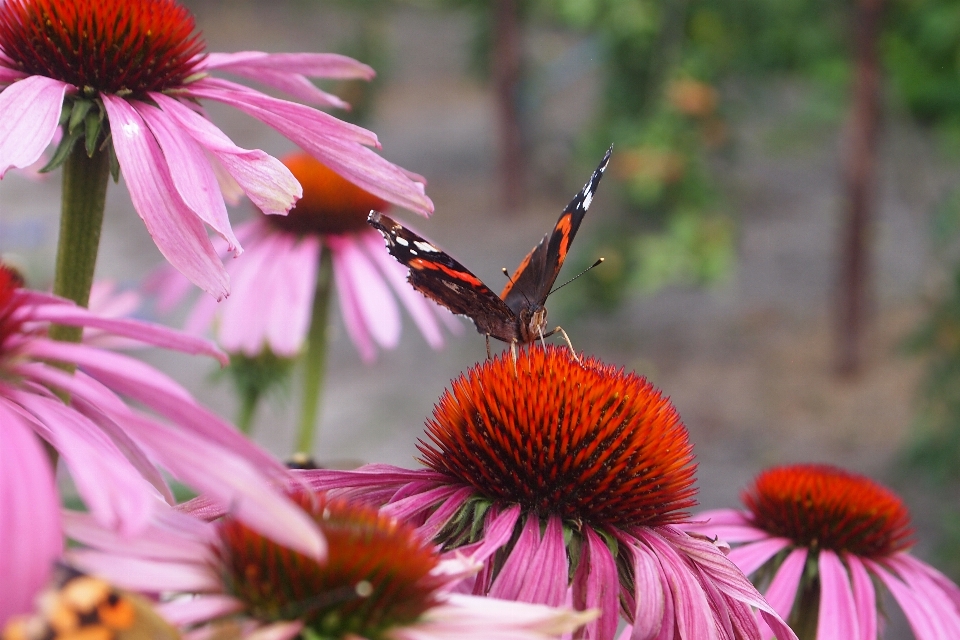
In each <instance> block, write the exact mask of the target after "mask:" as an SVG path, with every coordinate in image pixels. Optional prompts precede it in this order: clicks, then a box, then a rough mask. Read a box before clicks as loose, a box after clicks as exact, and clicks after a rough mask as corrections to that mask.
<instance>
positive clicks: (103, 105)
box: [0, 0, 433, 298]
mask: <svg viewBox="0 0 960 640" xmlns="http://www.w3.org/2000/svg"><path fill="white" fill-rule="evenodd" d="M213 72H227V73H232V74H235V75H237V76H241V77H244V78H249V79H253V80H256V81H259V82H262V83H264V84H266V85H269V86H272V87H274V88H278V89H280V90H282V91H285V92H286V93H288V94H290V95H292V96H294V97H296V98H298V99H301V100H304V101H308V102H312V103H314V104H319V105H321V106H325V105H328V106H341V107H342V106H344V104H343V103H342V101H340V100H339V99H337V98H335V97H334V96H331V95H330V94H327V93H325V92H323V91H320V90H319V89H317V88H316V87H315V86H313V84H311V82H310V81H309V80H308V79H307V77H308V76H311V77H326V78H366V79H369V78H370V77H372V75H373V70H372V69H370V68H369V67H368V66H366V65H363V64H361V63H359V62H357V61H355V60H352V59H350V58H346V57H344V56H339V55H333V54H306V53H298V54H293V53H279V54H267V53H262V52H256V51H246V52H240V53H234V54H218V53H211V54H206V53H205V52H204V43H203V40H202V39H201V37H200V34H199V33H198V32H197V31H196V29H195V24H194V20H193V17H192V15H191V14H190V13H189V12H188V11H187V10H186V9H185V8H183V7H181V6H180V5H178V4H177V3H176V2H174V0H140V1H138V2H125V1H122V0H7V1H6V2H3V3H2V4H0V85H6V86H5V88H3V90H2V91H0V176H2V175H3V174H4V173H5V172H6V171H7V170H8V169H10V168H11V167H27V166H29V165H30V164H32V163H33V162H35V161H36V160H37V159H39V158H40V157H41V155H42V154H43V152H44V149H45V148H46V147H47V145H48V144H50V142H51V141H52V140H53V139H54V136H55V135H56V134H57V131H58V129H59V128H60V127H63V128H64V135H63V139H62V141H61V142H60V145H59V147H58V149H57V151H56V153H55V154H54V157H53V159H52V160H51V163H50V166H57V165H59V164H60V163H62V162H64V160H65V159H66V158H68V157H69V156H70V155H71V154H72V153H74V150H75V149H78V150H81V151H82V150H85V154H84V155H85V156H89V157H90V158H94V157H99V156H98V155H97V154H102V153H104V152H106V153H108V154H115V155H112V156H111V159H113V160H115V162H116V163H117V164H116V165H115V168H114V170H116V168H118V169H119V172H120V173H121V174H123V176H124V179H125V180H126V183H127V188H128V189H129V191H130V196H131V199H132V201H133V205H134V208H135V209H136V210H137V213H138V214H139V215H140V217H141V218H142V219H143V221H144V223H145V224H146V226H147V230H148V231H149V232H150V235H151V236H152V237H153V239H154V242H155V243H156V245H157V247H158V248H159V250H160V252H161V253H162V254H163V255H164V256H165V257H166V258H167V260H168V261H169V262H170V263H171V264H172V265H174V266H175V267H176V268H177V269H179V270H180V271H181V272H182V273H183V274H184V275H186V276H187V277H188V278H189V279H190V280H191V281H192V282H194V283H196V284H197V285H198V286H200V287H201V288H203V289H204V290H206V291H208V292H209V293H211V294H213V295H214V297H217V298H221V297H224V296H225V295H227V293H228V292H229V286H228V281H227V276H226V273H225V271H224V269H223V266H222V264H221V263H220V260H219V258H218V257H217V254H216V252H215V251H214V249H213V246H212V244H211V243H210V240H209V238H208V237H207V234H206V230H205V227H204V225H207V226H209V227H210V228H211V229H213V231H215V232H216V233H217V234H219V235H220V236H221V237H222V238H223V239H224V240H225V241H226V242H227V244H228V245H229V247H230V250H231V251H233V252H235V253H239V252H240V251H241V248H240V243H239V241H238V240H237V238H236V236H235V235H234V233H233V231H232V230H231V227H230V222H229V220H228V219H227V212H226V208H225V206H224V201H223V196H222V195H221V190H220V186H219V184H218V179H217V176H218V173H219V174H223V175H229V178H230V179H232V181H235V183H236V184H237V185H239V187H240V188H241V189H242V190H243V191H244V192H245V193H246V194H247V195H248V196H249V197H250V199H251V200H252V201H253V202H254V203H255V204H256V205H257V206H258V207H259V208H260V209H261V210H262V211H263V212H264V213H269V214H283V213H285V212H286V211H287V210H288V209H290V207H291V206H292V205H293V204H294V202H296V200H297V198H298V197H299V196H300V187H299V185H298V184H297V181H296V180H295V179H294V178H293V176H292V175H291V174H290V172H289V171H287V170H286V169H285V168H284V167H283V165H282V164H281V163H280V162H279V161H278V160H276V159H275V158H273V157H271V156H269V155H267V154H266V153H264V152H263V151H260V150H248V149H242V148H240V147H237V146H236V145H234V144H233V143H232V142H231V141H230V139H229V138H228V137H227V136H226V135H225V134H224V133H223V132H221V131H220V130H219V129H218V128H217V127H216V126H215V125H214V124H213V123H212V122H210V121H209V120H208V119H207V118H206V117H205V116H204V115H203V114H202V112H200V111H199V110H198V106H197V105H198V103H199V102H200V101H203V100H213V101H215V102H220V103H223V104H227V105H230V106H232V107H234V108H236V109H239V110H240V111H243V112H244V113H246V114H248V115H250V116H252V117H254V118H256V119H258V120H260V121H262V122H264V123H265V124H267V125H269V126H271V127H273V128H274V129H276V130H277V131H279V132H280V133H282V134H283V135H284V136H286V137H287V138H289V139H290V140H291V141H293V142H295V143H296V144H297V145H299V146H300V147H301V148H303V149H305V150H307V151H308V152H309V153H311V154H312V155H314V156H316V157H317V158H320V159H322V160H323V161H324V162H325V163H326V164H327V165H328V166H330V167H332V168H333V169H334V170H335V171H336V172H337V173H339V174H340V175H343V176H344V177H346V178H347V179H348V180H350V181H351V182H353V183H355V184H357V185H360V186H361V187H363V188H364V189H366V190H367V191H369V192H371V193H374V194H376V195H377V196H378V197H381V198H383V199H385V200H387V201H390V202H395V203H397V204H399V205H401V206H404V207H407V208H409V209H412V210H415V211H420V212H424V213H427V212H429V211H432V208H433V205H432V203H431V202H430V200H429V199H428V198H427V197H426V196H425V195H424V190H423V184H422V179H421V178H419V177H418V176H414V175H413V174H410V173H407V172H405V171H404V170H402V169H400V168H399V167H397V166H395V165H393V164H391V163H389V162H387V161H386V160H384V159H383V158H381V157H380V156H378V155H377V154H376V153H374V152H373V151H371V150H370V149H369V148H368V147H371V146H372V147H377V146H379V143H378V142H377V138H376V136H375V135H374V134H373V133H371V132H369V131H367V130H365V129H362V128H360V127H357V126H355V125H351V124H348V123H345V122H342V121H340V120H338V119H336V118H334V117H333V116H330V115H328V114H325V113H323V112H320V111H317V110H316V109H314V108H312V107H308V106H306V105H303V104H299V103H294V102H289V101H286V100H281V99H277V98H273V97H270V96H267V95H266V94H263V93H261V92H258V91H255V90H253V89H250V88H248V87H246V86H244V85H242V84H238V83H235V82H232V81H228V80H224V79H221V78H215V77H213V76H212V75H211V74H212V73H213ZM98 166H102V167H104V170H105V168H106V166H107V164H106V163H105V161H101V164H100V165H98ZM88 171H93V169H88ZM105 178H106V176H104V183H103V187H102V188H105V186H106V183H105ZM71 179H73V178H71ZM65 185H66V183H65ZM100 206H101V208H102V203H101V205H100ZM91 273H92V270H91Z"/></svg>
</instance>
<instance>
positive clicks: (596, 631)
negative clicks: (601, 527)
mask: <svg viewBox="0 0 960 640" xmlns="http://www.w3.org/2000/svg"><path fill="white" fill-rule="evenodd" d="M572 586H573V604H574V606H575V607H576V608H577V609H579V610H581V611H582V610H586V609H599V610H600V617H599V618H597V619H596V620H594V621H592V622H589V623H587V624H586V625H585V626H584V628H583V631H582V635H580V636H578V637H583V638H587V640H608V639H609V638H613V636H614V634H615V633H616V631H617V623H618V622H619V619H620V616H619V597H620V578H619V576H618V575H617V564H616V561H615V560H614V558H613V554H612V553H610V549H609V548H608V547H607V545H606V544H605V543H604V541H603V539H602V538H601V537H600V536H598V535H597V534H596V533H594V531H593V529H591V528H589V527H587V528H586V529H584V541H583V551H582V552H581V556H580V564H579V566H577V572H576V574H575V575H574V578H573V585H572Z"/></svg>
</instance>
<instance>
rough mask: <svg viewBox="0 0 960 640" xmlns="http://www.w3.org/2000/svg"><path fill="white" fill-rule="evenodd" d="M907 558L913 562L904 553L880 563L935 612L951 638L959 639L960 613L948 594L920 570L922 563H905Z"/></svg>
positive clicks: (925, 572)
mask: <svg viewBox="0 0 960 640" xmlns="http://www.w3.org/2000/svg"><path fill="white" fill-rule="evenodd" d="M908 558H909V560H913V558H910V556H909V555H907V554H906V553H895V554H893V555H892V556H890V557H888V558H886V559H884V560H883V561H882V563H883V564H884V565H885V566H887V567H888V568H890V569H893V570H894V571H896V572H897V574H898V575H899V576H900V579H901V580H902V581H903V582H904V583H905V584H906V585H907V588H909V589H910V590H912V591H913V592H914V593H916V594H917V595H918V596H920V597H921V598H923V599H924V601H925V602H927V603H928V605H929V606H930V607H931V608H932V609H933V610H935V611H936V612H937V616H938V617H939V618H940V622H941V623H942V624H943V626H944V627H946V628H948V629H950V630H951V631H950V636H951V637H958V638H960V611H958V610H957V608H956V606H955V605H954V602H953V601H952V600H951V598H950V596H949V594H948V593H947V592H945V591H944V590H943V589H942V588H941V587H940V585H939V584H937V583H936V582H935V581H934V580H932V579H931V577H930V574H929V573H928V572H927V571H926V570H924V569H921V566H923V565H922V563H920V562H918V561H914V562H910V561H905V560H906V559H908Z"/></svg>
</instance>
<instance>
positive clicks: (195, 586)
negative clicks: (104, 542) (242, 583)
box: [64, 549, 222, 593]
mask: <svg viewBox="0 0 960 640" xmlns="http://www.w3.org/2000/svg"><path fill="white" fill-rule="evenodd" d="M64 555H65V556H66V558H67V560H68V561H69V563H70V564H71V565H73V566H74V567H76V568H77V569H80V570H81V571H85V572H86V573H92V574H95V575H97V576H100V577H101V578H103V579H104V580H107V581H109V582H110V583H112V584H114V585H116V586H118V587H120V588H122V589H129V590H130V591H141V592H145V593H157V592H163V591H180V592H204V591H216V590H217V589H221V588H222V585H221V583H220V579H219V577H218V576H217V575H216V573H215V572H214V571H213V570H212V569H211V568H210V567H208V566H203V565H188V564H180V563H173V562H168V561H160V560H143V559H140V558H123V561H122V562H118V561H117V558H116V557H114V556H113V555H112V554H110V553H106V552H102V551H93V550H90V549H73V550H69V551H67V553H66V554H64Z"/></svg>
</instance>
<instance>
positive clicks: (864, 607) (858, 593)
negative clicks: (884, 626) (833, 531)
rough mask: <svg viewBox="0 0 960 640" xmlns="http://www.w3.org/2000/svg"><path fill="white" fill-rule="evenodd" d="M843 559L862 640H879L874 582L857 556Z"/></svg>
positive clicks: (845, 556)
mask: <svg viewBox="0 0 960 640" xmlns="http://www.w3.org/2000/svg"><path fill="white" fill-rule="evenodd" d="M843 559H844V560H845V561H846V563H847V568H848V569H849V571H850V581H851V583H852V585H853V601H854V602H855V603H856V606H857V626H858V627H859V629H860V640H877V594H876V591H875V590H874V588H873V580H872V579H871V578H870V574H869V573H868V572H867V568H866V567H865V566H864V564H863V562H862V561H861V560H860V558H859V557H857V556H856V555H855V554H852V553H846V554H844V556H843ZM768 600H769V598H768Z"/></svg>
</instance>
